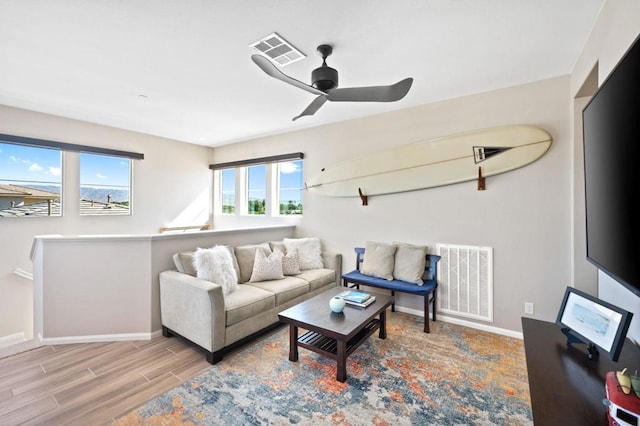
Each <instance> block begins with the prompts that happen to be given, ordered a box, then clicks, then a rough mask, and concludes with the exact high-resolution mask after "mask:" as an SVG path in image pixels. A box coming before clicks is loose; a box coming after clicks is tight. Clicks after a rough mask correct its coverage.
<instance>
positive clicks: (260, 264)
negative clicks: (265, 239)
mask: <svg viewBox="0 0 640 426" xmlns="http://www.w3.org/2000/svg"><path fill="white" fill-rule="evenodd" d="M283 278H284V275H283V274H282V252H279V251H278V252H275V253H271V254H270V255H269V256H267V255H266V254H264V252H263V251H262V250H256V259H255V261H254V262H253V271H252V272H251V279H249V282H252V283H255V282H260V281H269V280H281V279H283Z"/></svg>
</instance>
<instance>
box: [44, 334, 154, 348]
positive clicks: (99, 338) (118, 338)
mask: <svg viewBox="0 0 640 426" xmlns="http://www.w3.org/2000/svg"><path fill="white" fill-rule="evenodd" d="M160 333H161V331H154V332H151V333H126V334H98V335H92V336H65V337H42V336H41V335H38V339H39V340H40V343H42V344H43V345H63V344H69V343H98V342H122V341H130V340H151V339H153V338H154V337H156V336H158V334H160Z"/></svg>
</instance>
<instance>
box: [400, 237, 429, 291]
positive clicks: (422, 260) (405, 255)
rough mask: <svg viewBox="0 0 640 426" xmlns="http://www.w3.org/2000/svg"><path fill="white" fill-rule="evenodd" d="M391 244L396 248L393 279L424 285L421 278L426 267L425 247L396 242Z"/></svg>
mask: <svg viewBox="0 0 640 426" xmlns="http://www.w3.org/2000/svg"><path fill="white" fill-rule="evenodd" d="M393 244H395V245H396V247H397V250H396V255H395V265H394V267H393V277H394V278H395V279H397V280H401V281H407V282H410V283H414V284H418V285H422V284H424V282H423V281H422V276H423V275H424V268H425V267H426V266H427V260H426V259H427V247H425V246H414V245H411V244H406V243H398V242H394V243H393Z"/></svg>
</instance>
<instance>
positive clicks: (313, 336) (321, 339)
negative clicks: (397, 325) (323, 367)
mask: <svg viewBox="0 0 640 426" xmlns="http://www.w3.org/2000/svg"><path fill="white" fill-rule="evenodd" d="M379 328H380V320H379V319H373V320H371V322H370V323H369V324H367V325H366V326H365V327H364V328H363V329H362V330H360V331H359V332H358V334H356V335H355V336H353V338H352V339H351V340H349V341H348V342H347V345H346V351H345V356H349V355H351V354H352V353H353V351H355V350H356V349H357V348H358V346H360V345H361V344H362V343H363V342H364V341H365V340H367V337H369V336H371V335H372V334H373V333H375V332H376V330H378V329H379ZM298 346H300V347H303V348H305V349H308V350H310V351H312V352H316V353H319V354H320V355H324V356H327V357H330V358H333V359H338V341H337V340H336V339H333V338H331V337H327V336H323V335H322V334H320V333H317V332H315V331H307V332H306V333H304V334H303V335H302V336H300V337H298Z"/></svg>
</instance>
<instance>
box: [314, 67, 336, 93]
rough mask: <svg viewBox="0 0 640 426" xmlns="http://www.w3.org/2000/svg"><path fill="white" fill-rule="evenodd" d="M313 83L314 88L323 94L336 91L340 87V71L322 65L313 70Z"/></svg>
mask: <svg viewBox="0 0 640 426" xmlns="http://www.w3.org/2000/svg"><path fill="white" fill-rule="evenodd" d="M311 81H312V84H313V87H315V88H316V89H318V90H322V91H323V92H326V91H327V90H330V89H335V88H336V87H338V71H336V70H335V69H333V68H331V67H329V66H327V65H322V66H321V67H319V68H316V69H315V70H313V72H312V73H311Z"/></svg>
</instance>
